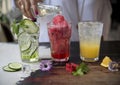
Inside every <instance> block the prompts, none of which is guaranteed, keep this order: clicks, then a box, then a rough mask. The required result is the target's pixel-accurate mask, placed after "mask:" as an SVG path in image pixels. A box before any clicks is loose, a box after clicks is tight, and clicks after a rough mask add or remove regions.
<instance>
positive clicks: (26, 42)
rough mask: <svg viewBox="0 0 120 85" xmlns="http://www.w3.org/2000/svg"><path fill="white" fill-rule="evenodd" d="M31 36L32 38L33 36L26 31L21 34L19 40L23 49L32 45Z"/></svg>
mask: <svg viewBox="0 0 120 85" xmlns="http://www.w3.org/2000/svg"><path fill="white" fill-rule="evenodd" d="M30 38H31V36H30V35H29V34H28V33H26V32H22V33H21V34H20V35H19V37H18V41H19V45H20V48H21V51H25V50H28V49H29V48H30V47H31V39H30Z"/></svg>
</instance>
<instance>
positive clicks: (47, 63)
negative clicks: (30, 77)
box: [40, 60, 52, 71]
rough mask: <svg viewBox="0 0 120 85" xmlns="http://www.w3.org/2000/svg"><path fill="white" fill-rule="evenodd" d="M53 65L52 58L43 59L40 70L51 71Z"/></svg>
mask: <svg viewBox="0 0 120 85" xmlns="http://www.w3.org/2000/svg"><path fill="white" fill-rule="evenodd" d="M51 67H52V61H51V60H42V61H41V62H40V70H41V71H49V70H50V69H51Z"/></svg>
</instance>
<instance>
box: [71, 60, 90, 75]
mask: <svg viewBox="0 0 120 85" xmlns="http://www.w3.org/2000/svg"><path fill="white" fill-rule="evenodd" d="M88 71H89V68H88V66H87V64H85V63H84V62H82V63H81V64H80V65H79V66H78V67H77V68H76V71H73V72H72V74H73V75H74V76H82V75H84V74H86V73H87V72H88Z"/></svg>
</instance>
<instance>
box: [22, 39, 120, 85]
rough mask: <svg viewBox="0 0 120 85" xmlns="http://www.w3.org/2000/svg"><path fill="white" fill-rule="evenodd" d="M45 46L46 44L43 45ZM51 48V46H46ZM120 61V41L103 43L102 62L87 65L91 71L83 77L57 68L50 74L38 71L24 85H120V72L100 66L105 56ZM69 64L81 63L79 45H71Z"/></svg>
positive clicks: (62, 68) (62, 67)
mask: <svg viewBox="0 0 120 85" xmlns="http://www.w3.org/2000/svg"><path fill="white" fill-rule="evenodd" d="M41 45H44V44H41ZM46 46H48V47H49V45H46ZM106 55H107V56H109V57H110V58H111V59H112V60H114V61H117V62H119V61H120V41H116V42H102V45H101V51H100V60H99V61H98V62H95V63H87V64H88V67H89V68H90V71H89V72H88V73H87V74H86V75H83V76H73V75H72V74H71V73H68V72H66V70H65V66H55V67H53V68H52V69H51V70H50V71H49V72H41V71H40V70H37V71H36V72H34V73H31V76H30V77H28V78H26V79H25V80H24V81H23V82H22V85H120V71H118V72H111V71H109V70H108V69H107V68H104V67H102V66H100V62H101V61H102V59H103V58H104V56H106ZM69 62H74V63H77V64H78V63H80V62H81V60H80V58H79V46H78V43H72V44H71V57H70V61H69Z"/></svg>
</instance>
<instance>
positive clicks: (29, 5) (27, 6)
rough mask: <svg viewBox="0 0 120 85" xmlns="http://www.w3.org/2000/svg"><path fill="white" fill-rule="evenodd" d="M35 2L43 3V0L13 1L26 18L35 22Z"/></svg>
mask: <svg viewBox="0 0 120 85" xmlns="http://www.w3.org/2000/svg"><path fill="white" fill-rule="evenodd" d="M37 2H43V0H15V3H16V5H17V7H18V8H19V9H20V10H21V12H22V13H23V14H24V15H25V16H26V17H28V18H31V19H32V20H35V18H34V15H33V13H32V11H33V12H34V14H35V15H38V10H37Z"/></svg>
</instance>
